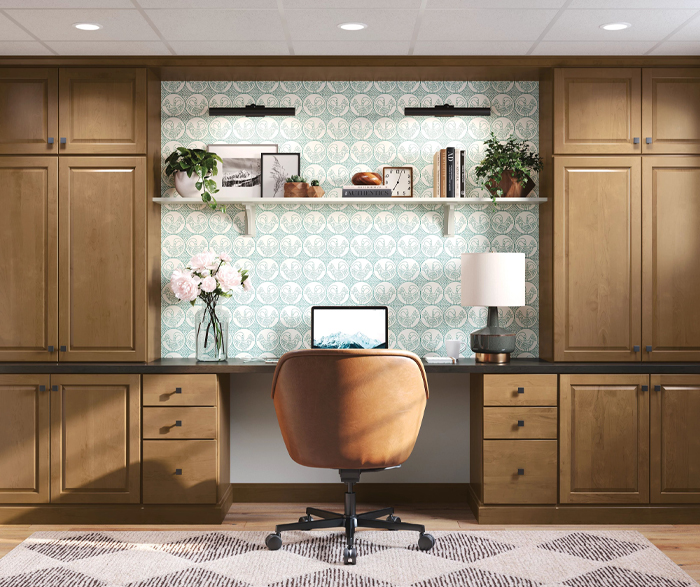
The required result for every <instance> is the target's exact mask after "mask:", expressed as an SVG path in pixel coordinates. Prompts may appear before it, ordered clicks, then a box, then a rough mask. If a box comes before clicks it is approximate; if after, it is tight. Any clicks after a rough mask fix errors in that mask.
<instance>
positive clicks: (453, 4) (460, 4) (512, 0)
mask: <svg viewBox="0 0 700 587" xmlns="http://www.w3.org/2000/svg"><path fill="white" fill-rule="evenodd" d="M285 1H287V0H285ZM565 2H566V0H488V2H486V1H485V0H428V4H427V6H426V10H441V9H448V10H456V9H461V10H464V9H467V8H487V6H486V5H487V4H488V9H489V10H496V9H499V8H519V9H522V10H524V9H529V8H556V9H559V8H561V7H562V6H564V3H565Z"/></svg>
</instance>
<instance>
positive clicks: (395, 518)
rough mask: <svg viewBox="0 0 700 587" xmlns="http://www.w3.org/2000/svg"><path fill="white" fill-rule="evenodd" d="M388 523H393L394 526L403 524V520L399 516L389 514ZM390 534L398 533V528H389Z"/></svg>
mask: <svg viewBox="0 0 700 587" xmlns="http://www.w3.org/2000/svg"><path fill="white" fill-rule="evenodd" d="M386 521H387V522H391V523H393V524H400V523H401V518H399V517H398V516H395V515H394V514H389V515H388V516H387V517H386ZM389 532H396V528H389Z"/></svg>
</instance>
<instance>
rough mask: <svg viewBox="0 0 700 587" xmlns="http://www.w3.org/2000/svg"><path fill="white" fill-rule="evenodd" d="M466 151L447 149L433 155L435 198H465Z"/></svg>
mask: <svg viewBox="0 0 700 587" xmlns="http://www.w3.org/2000/svg"><path fill="white" fill-rule="evenodd" d="M464 155H465V154H464V150H463V149H455V148H454V147H447V149H440V150H439V151H437V152H436V153H435V155H433V197H434V198H465V197H466V194H465V193H464V190H465V184H466V177H465V176H466V173H467V169H466V167H465V166H464Z"/></svg>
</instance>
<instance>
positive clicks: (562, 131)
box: [554, 68, 642, 155]
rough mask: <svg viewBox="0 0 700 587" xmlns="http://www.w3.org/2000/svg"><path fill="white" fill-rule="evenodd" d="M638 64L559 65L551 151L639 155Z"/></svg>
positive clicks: (555, 88) (639, 95) (639, 90)
mask: <svg viewBox="0 0 700 587" xmlns="http://www.w3.org/2000/svg"><path fill="white" fill-rule="evenodd" d="M641 78H642V72H641V70H640V69H612V68H605V69H588V68H578V69H557V70H556V71H555V76H554V152H555V153H561V154H577V153H582V154H591V155H595V154H599V153H600V154H604V153H610V154H622V155H631V154H635V153H636V154H639V153H641V152H642V149H641V144H640V143H641V141H640V137H641V130H642V124H641V111H642V103H641V102H642V101H641V86H642V83H641V82H642V80H641Z"/></svg>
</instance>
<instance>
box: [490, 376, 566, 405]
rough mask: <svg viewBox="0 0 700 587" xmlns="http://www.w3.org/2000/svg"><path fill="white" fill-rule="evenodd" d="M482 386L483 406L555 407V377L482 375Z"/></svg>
mask: <svg viewBox="0 0 700 587" xmlns="http://www.w3.org/2000/svg"><path fill="white" fill-rule="evenodd" d="M483 385H484V405H485V406H556V405H557V376H556V375H531V374H527V373H504V374H503V375H484V384H483ZM520 390H522V393H521V392H520Z"/></svg>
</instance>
